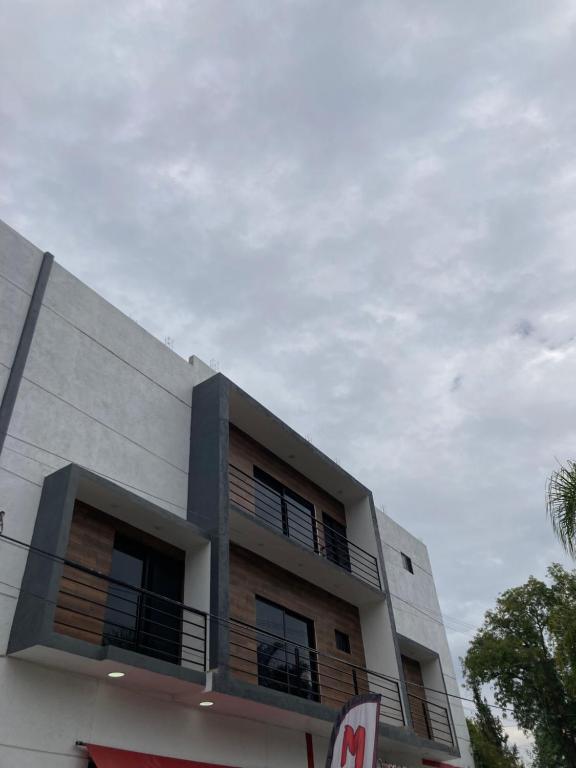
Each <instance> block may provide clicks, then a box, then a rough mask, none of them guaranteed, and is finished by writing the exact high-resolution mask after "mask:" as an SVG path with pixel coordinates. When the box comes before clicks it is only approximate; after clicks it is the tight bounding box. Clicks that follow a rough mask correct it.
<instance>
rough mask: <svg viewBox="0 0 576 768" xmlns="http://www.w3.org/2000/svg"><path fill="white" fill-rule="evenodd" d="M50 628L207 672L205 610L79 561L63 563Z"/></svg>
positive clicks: (89, 640)
mask: <svg viewBox="0 0 576 768" xmlns="http://www.w3.org/2000/svg"><path fill="white" fill-rule="evenodd" d="M54 628H55V630H56V631H57V632H59V633H60V634H64V635H69V636H71V637H75V638H77V639H80V640H85V641H87V642H90V643H94V644H97V645H115V646H118V647H121V648H127V649H129V650H131V651H136V652H138V653H142V654H144V655H146V656H153V657H155V658H158V659H160V660H162V661H168V662H170V663H172V664H179V665H182V666H187V667H190V668H192V669H197V670H201V671H205V670H206V665H207V659H206V652H207V643H206V637H207V616H206V614H205V613H203V612H202V611H198V610H196V609H195V608H190V607H189V606H186V605H184V604H183V603H180V602H177V601H175V600H172V599H170V598H167V597H163V596H162V595H159V594H157V593H155V592H151V591H149V590H147V589H142V588H140V587H136V586H133V585H131V584H128V583H126V582H124V581H120V580H118V579H114V578H111V577H107V576H103V575H101V574H99V573H98V572H96V571H93V570H91V569H89V568H85V567H83V566H82V565H80V564H78V563H71V562H70V561H66V564H65V565H64V568H63V573H62V579H61V582H60V590H59V593H58V599H57V603H56V610H55V617H54Z"/></svg>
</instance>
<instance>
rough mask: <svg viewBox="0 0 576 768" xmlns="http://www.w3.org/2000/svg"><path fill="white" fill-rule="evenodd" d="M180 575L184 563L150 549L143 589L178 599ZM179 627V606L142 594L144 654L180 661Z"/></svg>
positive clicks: (180, 589)
mask: <svg viewBox="0 0 576 768" xmlns="http://www.w3.org/2000/svg"><path fill="white" fill-rule="evenodd" d="M183 578H184V573H183V563H181V562H180V561H178V560H173V559H171V558H169V557H166V556H165V555H162V554H161V553H158V552H155V551H153V550H150V552H149V557H148V568H147V574H146V589H148V590H150V591H151V592H155V593H156V594H158V595H162V596H163V597H168V598H170V599H171V600H177V601H178V602H179V601H180V600H181V599H182V583H183ZM181 629H182V609H181V607H180V606H179V605H174V604H173V603H171V602H169V601H167V600H163V599H162V597H152V596H150V595H145V596H144V597H143V601H142V626H141V628H140V642H141V644H142V646H143V650H144V651H145V652H146V653H148V654H149V655H152V656H157V657H158V658H161V659H165V660H166V661H171V662H173V663H176V664H179V663H180V652H181V646H180V643H181Z"/></svg>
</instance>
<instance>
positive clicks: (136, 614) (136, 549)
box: [104, 533, 184, 664]
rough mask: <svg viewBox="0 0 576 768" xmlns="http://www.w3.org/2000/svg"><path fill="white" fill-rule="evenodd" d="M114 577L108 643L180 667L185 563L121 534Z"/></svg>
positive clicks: (117, 539)
mask: <svg viewBox="0 0 576 768" xmlns="http://www.w3.org/2000/svg"><path fill="white" fill-rule="evenodd" d="M110 576H111V578H112V579H117V580H118V581H121V582H124V584H126V585H127V586H123V585H121V584H114V583H111V584H110V587H109V590H108V601H107V606H106V615H105V618H104V643H105V644H109V645H117V646H121V647H123V648H129V649H130V650H134V651H138V652H139V653H144V654H146V655H147V656H155V657H157V658H159V659H164V660H165V661H171V662H172V663H174V664H179V663H180V643H181V631H182V629H181V623H182V609H181V608H180V606H178V605H174V603H173V602H171V601H172V600H175V601H177V602H180V601H181V600H182V587H183V583H184V561H183V560H179V559H175V558H173V557H170V555H168V554H166V553H164V552H162V551H160V550H158V549H156V548H155V547H153V546H150V545H147V544H143V543H141V542H140V541H137V540H134V539H132V538H129V537H127V536H125V535H122V534H118V533H117V534H116V537H115V540H114V550H113V552H112V567H111V570H110ZM131 587H136V588H137V589H131ZM139 589H144V590H148V591H150V592H153V593H154V594H143V593H142V592H139V591H137V590H139ZM164 598H168V600H165V599H164Z"/></svg>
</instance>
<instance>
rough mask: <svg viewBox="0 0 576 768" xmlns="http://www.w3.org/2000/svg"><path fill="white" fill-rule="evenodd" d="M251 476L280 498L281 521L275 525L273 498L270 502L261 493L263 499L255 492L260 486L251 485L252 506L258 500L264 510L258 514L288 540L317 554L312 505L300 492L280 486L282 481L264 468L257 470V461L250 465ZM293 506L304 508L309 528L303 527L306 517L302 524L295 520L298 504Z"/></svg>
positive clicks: (297, 517) (314, 510) (315, 526)
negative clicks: (308, 518) (252, 491)
mask: <svg viewBox="0 0 576 768" xmlns="http://www.w3.org/2000/svg"><path fill="white" fill-rule="evenodd" d="M252 475H253V477H254V480H255V481H257V482H258V483H261V484H262V485H264V486H266V487H267V489H268V490H269V491H270V492H271V493H273V494H276V495H277V496H278V498H279V501H280V510H279V511H280V516H281V524H280V525H277V524H275V522H274V518H275V517H276V515H275V514H274V513H273V512H272V513H271V510H272V509H273V501H274V499H273V498H272V497H271V499H270V501H267V500H266V498H265V496H264V498H263V497H262V496H259V495H258V492H257V491H260V489H259V488H258V486H255V505H256V508H258V507H257V505H258V502H259V501H260V502H261V504H262V507H263V509H264V514H263V515H261V517H263V518H264V519H265V520H267V521H268V522H269V523H270V524H271V525H273V526H274V527H275V528H277V529H278V530H281V531H282V533H283V534H284V536H287V537H288V538H289V539H292V541H295V542H297V543H298V544H300V545H301V546H303V547H306V548H307V549H311V550H312V551H314V552H316V553H317V552H318V551H319V546H318V526H317V519H316V507H315V506H314V504H313V503H312V502H311V501H309V500H308V499H306V498H304V497H303V496H300V494H299V493H296V491H293V490H292V489H291V488H290V487H289V486H287V485H284V483H282V482H281V481H280V480H277V479H276V478H275V477H273V476H272V475H270V474H269V473H268V472H266V470H264V469H261V468H260V467H259V466H258V465H257V464H254V465H253V470H252ZM260 492H261V491H260ZM296 505H298V506H299V507H304V508H305V509H306V510H307V512H308V514H309V516H310V520H309V523H310V527H309V531H308V529H307V527H308V526H307V523H308V520H307V519H306V523H302V521H301V520H300V519H299V515H300V514H301V510H300V509H298V506H296ZM296 512H297V513H298V515H297V514H296Z"/></svg>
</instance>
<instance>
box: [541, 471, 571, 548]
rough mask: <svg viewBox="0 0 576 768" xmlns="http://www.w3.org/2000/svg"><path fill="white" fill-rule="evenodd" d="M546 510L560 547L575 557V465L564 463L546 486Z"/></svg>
mask: <svg viewBox="0 0 576 768" xmlns="http://www.w3.org/2000/svg"><path fill="white" fill-rule="evenodd" d="M546 509H547V512H548V516H549V517H550V520H551V522H552V528H553V529H554V532H555V533H556V535H557V536H558V538H559V539H560V542H561V543H562V546H563V547H564V549H565V550H566V552H568V554H570V555H572V557H576V463H575V462H573V461H568V462H566V466H561V467H560V469H557V470H556V472H553V473H552V475H551V476H550V478H549V479H548V484H547V486H546Z"/></svg>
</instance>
